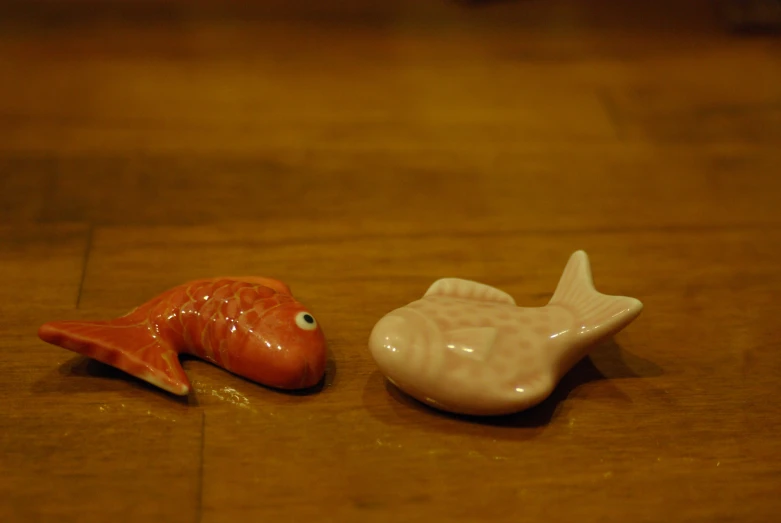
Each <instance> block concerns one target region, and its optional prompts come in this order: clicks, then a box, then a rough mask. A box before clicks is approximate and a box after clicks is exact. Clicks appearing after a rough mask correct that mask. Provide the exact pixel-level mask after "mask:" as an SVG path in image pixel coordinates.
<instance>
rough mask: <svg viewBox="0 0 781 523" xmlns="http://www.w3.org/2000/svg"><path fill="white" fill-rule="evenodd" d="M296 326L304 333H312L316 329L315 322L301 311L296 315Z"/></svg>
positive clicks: (306, 313) (309, 315) (310, 316)
mask: <svg viewBox="0 0 781 523" xmlns="http://www.w3.org/2000/svg"><path fill="white" fill-rule="evenodd" d="M296 325H298V327H299V328H301V329H304V330H305V331H313V330H315V329H316V328H317V320H315V318H314V316H312V315H311V314H309V313H308V312H304V311H302V312H299V313H298V314H296Z"/></svg>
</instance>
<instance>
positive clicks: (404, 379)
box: [369, 251, 643, 415]
mask: <svg viewBox="0 0 781 523" xmlns="http://www.w3.org/2000/svg"><path fill="white" fill-rule="evenodd" d="M642 308H643V306H642V303H640V301H638V300H636V299H634V298H628V297H623V296H607V295H604V294H600V293H599V292H597V291H596V290H595V289H594V285H593V282H592V278H591V270H590V267H589V262H588V257H587V255H586V253H585V252H583V251H578V252H576V253H574V254H573V255H572V256H571V257H570V260H569V262H568V263H567V266H566V268H565V269H564V273H563V274H562V277H561V280H560V281H559V284H558V286H557V288H556V291H555V293H554V295H553V297H552V298H551V300H550V302H549V303H548V305H546V306H545V307H536V308H528V307H518V306H517V305H516V304H515V300H513V298H512V297H511V296H510V295H509V294H507V293H505V292H503V291H501V290H499V289H496V288H493V287H490V286H488V285H484V284H482V283H477V282H472V281H468V280H461V279H456V278H446V279H441V280H438V281H436V282H435V283H434V284H433V285H432V286H431V287H430V288H429V290H428V291H427V292H426V294H425V295H424V296H423V298H421V299H419V300H417V301H414V302H412V303H410V304H408V305H406V306H404V307H401V308H399V309H396V310H394V311H391V312H390V313H388V314H387V315H385V316H384V317H383V318H382V319H380V321H378V322H377V324H376V325H375V326H374V329H373V330H372V333H371V336H370V338H369V348H370V350H371V353H372V356H373V358H374V360H375V362H376V363H377V365H378V367H379V368H380V371H381V372H382V373H383V374H384V375H385V376H386V377H387V378H388V380H389V381H391V382H392V383H393V384H394V385H396V386H397V387H398V388H400V389H401V390H403V391H404V392H406V393H407V394H409V395H410V396H412V397H414V398H416V399H418V400H419V401H422V402H425V403H427V404H429V405H431V406H433V407H435V408H438V409H441V410H446V411H450V412H455V413H460V414H471V415H499V414H509V413H513V412H518V411H520V410H524V409H527V408H529V407H532V406H534V405H536V404H538V403H540V402H541V401H543V400H544V399H545V398H546V397H548V396H549V395H550V393H551V392H552V391H553V389H554V388H555V386H556V384H557V383H558V381H559V380H560V379H561V377H562V376H563V375H564V374H565V373H566V372H567V371H569V370H570V369H571V368H572V366H573V365H574V364H575V363H577V361H578V360H580V359H581V358H583V357H584V356H585V355H586V354H587V353H588V350H589V349H590V348H591V347H592V346H594V344H595V343H596V342H597V341H599V340H600V339H603V338H606V337H609V336H611V335H613V334H615V333H617V332H618V331H620V330H621V329H623V328H624V327H626V326H627V325H628V324H629V323H631V322H632V321H633V320H634V319H635V318H636V317H637V316H638V315H639V314H640V312H641V311H642Z"/></svg>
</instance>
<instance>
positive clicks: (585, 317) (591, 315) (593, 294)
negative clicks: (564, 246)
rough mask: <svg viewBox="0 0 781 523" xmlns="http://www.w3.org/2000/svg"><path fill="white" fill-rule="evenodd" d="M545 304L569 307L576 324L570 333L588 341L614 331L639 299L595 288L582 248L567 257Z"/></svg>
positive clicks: (632, 314)
mask: <svg viewBox="0 0 781 523" xmlns="http://www.w3.org/2000/svg"><path fill="white" fill-rule="evenodd" d="M548 305H560V306H564V307H567V308H568V309H570V310H571V311H572V312H573V313H574V314H575V317H576V319H577V321H578V322H579V327H580V328H579V330H578V331H576V332H575V333H574V334H575V335H576V336H578V337H580V338H581V339H582V341H583V342H584V343H589V344H590V343H592V342H595V341H598V340H600V339H603V338H607V337H609V336H612V335H614V334H616V333H617V332H619V331H620V330H621V329H623V328H624V327H626V326H627V325H629V324H630V323H631V322H632V321H633V320H634V319H635V318H637V316H638V315H639V314H640V312H641V311H642V310H643V304H642V303H641V302H640V300H637V299H635V298H629V297H626V296H609V295H607V294H602V293H600V292H599V291H597V290H596V288H595V287H594V281H593V279H592V276H591V266H590V264H589V260H588V255H586V253H585V252H584V251H577V252H575V253H574V254H573V255H572V256H571V257H570V259H569V261H568V262H567V266H566V267H565V268H564V273H563V274H562V275H561V279H560V280H559V284H558V286H557V287H556V291H555V292H554V293H553V297H552V298H551V300H550V302H549V303H548Z"/></svg>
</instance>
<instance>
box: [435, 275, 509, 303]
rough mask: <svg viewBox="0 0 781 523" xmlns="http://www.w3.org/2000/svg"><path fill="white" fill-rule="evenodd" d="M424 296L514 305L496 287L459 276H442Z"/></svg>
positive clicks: (507, 296) (506, 295) (505, 294)
mask: <svg viewBox="0 0 781 523" xmlns="http://www.w3.org/2000/svg"><path fill="white" fill-rule="evenodd" d="M426 296H452V297H454V298H465V299H468V300H477V301H491V302H496V303H506V304H508V305H515V300H514V299H513V297H512V296H510V295H509V294H507V293H506V292H504V291H500V290H499V289H497V288H496V287H491V286H490V285H486V284H484V283H478V282H475V281H470V280H462V279H459V278H442V279H440V280H437V281H435V282H434V283H433V284H432V285H431V287H429V288H428V290H427V291H426V294H425V295H424V297H426Z"/></svg>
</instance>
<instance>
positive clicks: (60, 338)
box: [38, 316, 190, 396]
mask: <svg viewBox="0 0 781 523" xmlns="http://www.w3.org/2000/svg"><path fill="white" fill-rule="evenodd" d="M128 320H129V317H127V316H126V317H123V318H118V319H116V320H109V321H56V322H50V323H46V324H44V325H42V326H41V327H40V329H38V337H40V338H41V339H42V340H43V341H45V342H47V343H51V344H52V345H57V346H59V347H62V348H64V349H68V350H70V351H73V352H76V353H79V354H83V355H84V356H88V357H90V358H93V359H96V360H98V361H100V362H102V363H105V364H107V365H111V366H112V367H116V368H118V369H120V370H122V371H124V372H127V373H128V374H130V375H132V376H135V377H136V378H139V379H142V380H144V381H146V382H148V383H151V384H152V385H155V386H156V387H160V388H161V389H164V390H167V391H168V392H171V393H173V394H177V395H180V396H185V395H187V394H188V393H189V391H190V381H189V380H188V379H187V375H186V374H185V373H184V369H183V368H182V365H181V363H179V357H178V354H177V353H176V352H175V351H174V350H173V349H172V348H171V347H170V346H169V345H168V344H167V343H166V342H164V341H162V340H161V339H160V338H158V337H155V336H152V334H151V333H150V332H149V329H148V328H147V327H146V325H144V324H139V323H138V322H131V321H128Z"/></svg>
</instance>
